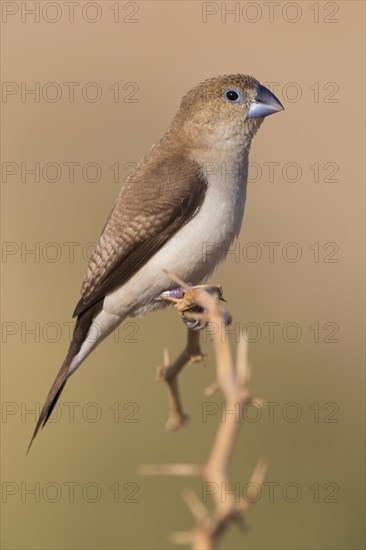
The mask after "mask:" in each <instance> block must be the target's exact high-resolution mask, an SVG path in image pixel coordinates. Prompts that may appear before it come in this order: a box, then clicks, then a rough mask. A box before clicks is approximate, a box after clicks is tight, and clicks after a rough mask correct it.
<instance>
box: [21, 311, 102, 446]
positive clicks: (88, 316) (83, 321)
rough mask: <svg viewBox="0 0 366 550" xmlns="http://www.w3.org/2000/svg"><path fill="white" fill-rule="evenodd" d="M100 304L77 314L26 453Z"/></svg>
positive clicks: (62, 387)
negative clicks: (63, 355) (66, 346)
mask: <svg viewBox="0 0 366 550" xmlns="http://www.w3.org/2000/svg"><path fill="white" fill-rule="evenodd" d="M102 305H103V300H100V301H99V302H97V303H95V304H94V305H93V306H91V307H90V308H89V309H87V310H86V311H84V312H83V313H81V314H80V315H79V316H78V318H77V321H76V326H75V329H74V333H73V336H72V340H71V343H70V347H69V350H68V352H67V355H66V357H65V360H64V362H63V364H62V366H61V368H60V370H59V372H58V374H57V376H56V379H55V381H54V383H53V384H52V386H51V389H50V391H49V392H48V395H47V398H46V401H45V404H44V405H43V408H42V411H41V414H40V416H39V419H38V422H37V424H36V427H35V430H34V432H33V436H32V439H31V441H30V443H29V446H28V450H27V454H28V453H29V450H30V448H31V446H32V443H33V441H34V439H35V437H36V435H37V433H38V431H39V429H40V428H41V427H42V428H43V427H44V426H45V424H46V422H47V420H48V419H49V417H50V416H51V413H52V411H53V409H54V407H55V405H56V403H57V400H58V398H59V397H60V395H61V392H62V390H63V389H64V387H65V384H66V381H67V378H68V377H69V375H70V374H71V373H70V366H71V363H72V361H73V359H74V357H75V356H76V355H77V354H78V353H79V351H80V348H81V345H82V344H83V342H84V340H85V339H86V337H87V335H88V332H89V329H90V327H91V324H92V322H93V319H94V318H95V316H96V315H97V314H98V313H99V312H100V310H101V309H102Z"/></svg>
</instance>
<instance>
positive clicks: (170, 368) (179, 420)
mask: <svg viewBox="0 0 366 550" xmlns="http://www.w3.org/2000/svg"><path fill="white" fill-rule="evenodd" d="M203 359H204V356H203V355H202V353H201V349H200V342H199V332H198V331H197V330H195V331H193V330H189V329H188V334H187V344H186V347H185V349H184V350H183V351H182V353H181V354H180V355H179V356H178V357H177V358H176V360H175V361H174V362H173V363H170V361H169V355H168V352H167V350H165V351H164V366H163V367H160V368H159V369H158V372H157V378H158V380H164V381H165V382H166V383H167V385H168V392H169V419H168V422H167V424H166V430H168V431H175V430H177V429H178V428H180V427H182V426H185V425H186V424H187V423H188V422H189V417H188V416H187V415H186V414H185V413H184V412H183V407H182V401H181V398H180V394H179V386H178V375H179V373H180V371H181V370H182V369H183V367H185V365H186V364H187V363H189V361H192V362H193V363H198V362H199V361H202V360H203Z"/></svg>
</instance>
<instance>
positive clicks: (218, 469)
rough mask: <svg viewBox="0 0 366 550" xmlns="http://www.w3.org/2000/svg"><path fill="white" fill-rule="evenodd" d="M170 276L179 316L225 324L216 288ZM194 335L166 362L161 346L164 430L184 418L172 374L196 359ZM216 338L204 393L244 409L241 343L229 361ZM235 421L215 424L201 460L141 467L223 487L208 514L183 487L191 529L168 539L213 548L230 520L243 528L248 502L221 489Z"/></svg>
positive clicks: (262, 464)
mask: <svg viewBox="0 0 366 550" xmlns="http://www.w3.org/2000/svg"><path fill="white" fill-rule="evenodd" d="M171 277H172V278H173V279H174V280H175V281H176V282H177V283H178V284H179V285H181V287H182V288H183V290H184V292H183V297H182V298H179V299H174V300H172V301H174V302H175V303H176V305H177V308H178V312H179V313H180V315H182V310H183V311H184V314H185V315H186V316H187V317H191V318H194V319H199V320H200V322H201V324H202V327H203V326H205V324H207V323H213V324H217V325H216V326H224V323H225V324H226V323H227V320H228V319H229V316H228V313H227V311H226V310H225V309H224V308H223V306H222V304H221V303H220V298H222V296H221V290H220V292H219V293H217V292H216V293H215V292H214V293H213V292H212V288H213V287H205V286H199V287H188V286H187V285H185V284H184V283H183V282H182V281H181V280H179V279H178V278H177V277H175V276H173V275H171ZM206 288H207V291H206ZM216 288H219V287H216ZM187 300H188V302H189V304H188V305H187ZM191 306H192V307H191ZM197 306H198V308H197ZM190 311H193V312H194V313H190ZM198 335H199V332H197V331H192V330H188V340H187V345H186V348H185V349H184V351H183V352H182V353H181V354H180V355H179V356H178V358H177V359H176V360H175V361H174V362H173V363H172V364H170V363H169V357H168V353H167V351H166V350H165V351H164V366H163V367H162V368H161V369H159V371H158V377H159V379H160V380H165V381H166V383H167V384H168V390H169V400H170V417H169V420H168V424H167V428H168V429H170V430H172V429H173V430H174V429H177V428H178V427H180V426H182V425H184V424H186V422H187V416H186V415H185V414H184V413H183V409H182V404H181V400H180V396H179V391H178V382H177V376H178V375H179V373H180V372H181V370H182V369H183V367H184V366H185V365H186V364H187V363H188V362H189V361H190V360H193V361H200V360H202V358H203V356H202V354H201V351H200V346H199V336H198ZM221 336H222V335H220V331H215V335H214V348H215V356H216V381H215V382H214V383H213V384H211V386H210V387H209V388H207V390H206V393H210V394H211V393H213V391H215V390H216V389H217V388H220V389H221V391H222V392H223V394H224V397H225V401H226V410H232V409H235V407H238V406H239V410H240V412H242V411H243V409H244V407H246V406H247V405H248V404H249V403H251V402H252V401H253V397H252V395H251V394H250V392H249V391H248V389H247V388H246V383H247V381H248V379H249V367H248V362H247V344H246V342H245V341H244V339H242V340H241V341H240V343H239V346H238V350H237V359H236V363H234V361H233V358H232V355H231V350H230V346H229V343H228V341H227V338H222V337H221ZM257 403H258V401H257ZM243 417H244V415H242V414H240V415H239V418H240V419H241V422H242V419H243ZM241 422H238V418H236V415H228V418H227V419H226V421H225V422H222V423H220V425H219V428H218V430H217V433H216V437H215V440H214V443H213V446H212V449H211V452H210V455H209V457H208V459H207V462H206V464H203V465H199V464H161V465H145V466H142V467H141V469H140V472H141V473H142V474H144V475H179V476H190V475H200V476H201V477H202V478H203V480H204V481H206V482H208V483H214V484H215V486H219V487H222V486H225V487H226V498H225V499H222V498H221V495H220V491H217V492H215V493H214V494H213V498H214V500H215V509H214V511H213V512H212V513H211V514H210V513H209V511H208V510H207V508H206V506H205V505H204V504H203V502H202V501H201V500H200V499H199V498H198V496H197V495H196V493H195V492H194V491H193V490H191V489H187V490H186V491H185V492H184V494H183V498H184V501H185V502H186V504H187V506H188V507H189V509H190V511H191V513H192V515H193V517H194V518H195V521H196V527H195V528H194V529H192V530H191V531H188V532H184V533H176V534H175V535H174V537H173V541H174V542H176V543H179V544H185V545H190V546H191V548H193V549H195V550H196V549H201V550H211V549H214V548H217V544H218V542H219V540H220V538H221V536H222V535H223V533H224V532H225V530H226V529H227V528H228V527H229V525H230V524H231V523H236V524H238V525H239V526H241V527H243V526H244V517H245V513H246V512H247V510H248V508H249V506H250V505H251V503H252V502H250V501H249V500H248V499H245V498H244V497H242V498H241V499H240V500H239V501H237V499H236V498H235V492H234V491H230V490H228V489H227V488H228V487H229V480H228V468H229V463H230V459H231V456H232V453H233V450H234V445H235V442H236V440H237V437H238V432H239V428H240V424H241ZM266 469H267V463H266V461H264V460H260V461H259V462H258V464H257V466H256V468H255V470H254V472H253V474H252V478H251V480H250V481H251V483H255V484H257V486H260V485H261V484H262V482H263V479H264V476H265V472H266Z"/></svg>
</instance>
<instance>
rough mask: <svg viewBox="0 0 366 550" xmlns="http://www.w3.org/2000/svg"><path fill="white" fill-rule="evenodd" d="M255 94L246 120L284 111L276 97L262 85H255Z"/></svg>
mask: <svg viewBox="0 0 366 550" xmlns="http://www.w3.org/2000/svg"><path fill="white" fill-rule="evenodd" d="M256 88H257V91H256V94H255V96H254V100H253V101H252V103H251V104H250V107H249V110H248V115H247V119H248V118H258V117H265V116H268V115H273V113H278V112H279V111H283V110H284V106H283V105H282V103H281V102H280V101H279V100H278V99H277V97H276V96H275V95H274V94H273V93H272V92H271V91H270V90H269V89H268V88H266V87H265V86H262V84H256Z"/></svg>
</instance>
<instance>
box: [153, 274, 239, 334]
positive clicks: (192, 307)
mask: <svg viewBox="0 0 366 550" xmlns="http://www.w3.org/2000/svg"><path fill="white" fill-rule="evenodd" d="M188 286H189V288H188V289H187V288H183V287H178V288H173V289H171V290H166V291H165V292H162V293H161V294H160V296H159V299H160V300H166V301H167V302H171V303H173V304H174V305H175V307H176V308H177V310H178V313H179V315H180V317H181V319H182V321H183V323H184V324H185V325H186V327H187V328H188V329H189V330H202V329H204V328H206V326H207V321H206V320H205V310H204V308H203V307H201V306H199V305H197V303H196V302H195V291H196V290H200V289H201V290H205V291H206V292H208V293H209V294H212V295H216V296H217V297H218V299H219V300H221V301H223V302H225V301H226V300H224V297H223V295H222V288H221V286H218V285H195V286H193V285H190V284H189V283H188ZM230 320H231V319H230V318H229V317H228V319H227V321H226V324H229V323H230Z"/></svg>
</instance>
